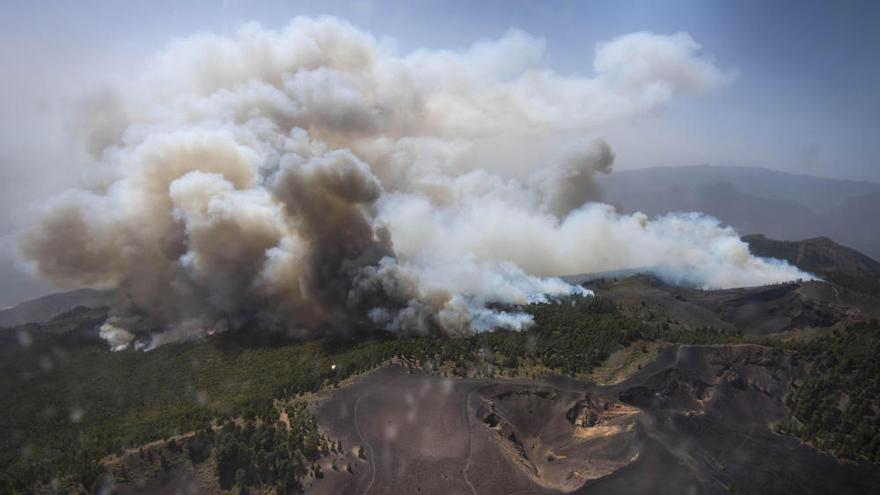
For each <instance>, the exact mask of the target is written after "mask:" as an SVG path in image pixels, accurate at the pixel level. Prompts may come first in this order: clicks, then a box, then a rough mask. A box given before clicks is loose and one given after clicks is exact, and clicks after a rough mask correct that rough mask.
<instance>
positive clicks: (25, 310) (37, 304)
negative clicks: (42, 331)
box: [0, 289, 112, 327]
mask: <svg viewBox="0 0 880 495" xmlns="http://www.w3.org/2000/svg"><path fill="white" fill-rule="evenodd" d="M111 294H112V293H111V292H109V291H99V290H94V289H76V290H72V291H68V292H59V293H56V294H49V295H48V296H43V297H39V298H37V299H33V300H30V301H26V302H23V303H21V304H18V305H16V306H13V307H11V308H8V309H4V310H2V311H0V327H14V326H17V325H23V324H25V323H43V322H46V321H49V320H51V319H52V318H54V317H55V316H56V315H59V314H61V313H64V312H65V311H69V310H71V309H73V308H76V307H77V306H83V307H86V308H96V307H100V306H106V305H108V304H109V302H110V297H111Z"/></svg>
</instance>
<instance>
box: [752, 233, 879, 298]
mask: <svg viewBox="0 0 880 495" xmlns="http://www.w3.org/2000/svg"><path fill="white" fill-rule="evenodd" d="M743 240H744V241H745V242H747V243H748V244H749V249H750V250H751V252H752V253H753V254H756V255H758V256H765V257H770V258H778V259H782V260H785V261H788V262H789V263H791V264H793V265H796V266H797V267H798V268H801V269H802V270H805V271H808V272H811V273H815V274H816V275H818V276H820V277H822V278H824V279H826V280H829V281H831V282H834V283H836V284H838V285H840V286H842V287H846V288H848V289H852V290H856V291H859V292H864V293H867V294H873V295H880V262H878V261H876V260H874V259H872V258H870V257H868V256H865V255H864V254H862V253H860V252H858V251H856V250H855V249H851V248H848V247H846V246H841V245H840V244H837V243H836V242H834V241H832V240H831V239H829V238H827V237H817V238H814V239H805V240H803V241H776V240H773V239H769V238H767V237H765V236H763V235H749V236H745V237H743Z"/></svg>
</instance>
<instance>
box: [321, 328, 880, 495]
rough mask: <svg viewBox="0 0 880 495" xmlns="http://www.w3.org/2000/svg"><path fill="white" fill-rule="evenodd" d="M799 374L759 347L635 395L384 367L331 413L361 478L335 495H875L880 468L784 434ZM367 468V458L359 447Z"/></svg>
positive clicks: (668, 360)
mask: <svg viewBox="0 0 880 495" xmlns="http://www.w3.org/2000/svg"><path fill="white" fill-rule="evenodd" d="M798 372H799V371H798V369H797V367H796V366H792V364H791V363H790V362H788V359H787V357H786V356H785V355H784V354H783V353H781V352H780V351H776V350H773V349H769V348H764V347H759V346H745V345H744V346H732V347H731V346H725V347H714V346H673V347H669V348H666V349H665V350H664V351H662V352H661V355H660V357H659V358H658V360H657V361H656V362H654V363H652V364H650V365H648V366H646V367H645V368H644V369H642V370H641V371H639V372H638V373H637V374H636V375H635V376H633V377H631V378H630V379H628V380H626V381H624V382H623V383H621V384H619V385H615V386H610V387H599V386H594V385H590V384H584V383H580V382H577V381H574V380H570V379H567V378H562V377H551V378H547V379H545V380H540V381H509V380H504V381H497V380H496V381H489V380H450V379H444V378H441V377H437V376H434V375H429V374H424V373H421V372H409V371H408V370H407V369H406V368H403V367H401V366H396V365H393V366H387V367H384V368H381V369H379V370H377V371H375V372H373V373H371V374H369V375H367V376H365V377H363V378H362V379H361V380H359V381H357V382H356V383H354V384H353V385H351V386H348V387H344V388H340V389H338V390H336V391H334V392H333V394H332V396H331V397H329V398H328V399H327V400H325V401H323V402H322V403H321V404H320V405H319V406H318V411H317V412H318V418H319V422H320V424H321V427H322V429H323V430H324V431H325V433H326V434H328V435H329V436H331V437H333V438H338V439H341V440H342V441H343V444H344V445H345V446H346V449H348V450H350V451H351V452H352V455H351V456H350V457H351V459H353V461H352V465H353V473H348V472H346V471H345V470H344V469H340V471H338V472H335V471H330V472H328V474H327V475H326V476H325V477H324V478H323V479H321V480H317V481H316V482H315V483H314V484H313V485H312V486H310V487H309V489H308V491H309V492H310V493H321V494H338V493H354V494H367V493H370V494H382V493H388V494H416V493H425V494H428V493H436V494H444V495H447V494H514V493H519V494H526V493H582V494H592V493H596V494H600V493H601V494H609V493H610V494H615V493H620V494H624V493H625V494H639V493H688V494H692V493H693V494H700V493H719V494H720V493H730V492H731V491H733V492H736V493H870V492H872V490H873V488H874V487H875V486H877V485H878V483H880V468H878V467H877V466H870V465H860V464H854V463H841V462H838V461H837V460H835V459H834V458H832V457H829V456H827V455H824V454H821V453H819V452H817V451H815V450H814V449H812V448H811V447H809V446H804V445H800V444H799V442H798V441H797V440H795V439H793V438H790V437H784V436H781V435H778V434H775V433H773V432H772V430H771V425H772V423H773V422H775V421H777V420H778V419H779V418H780V417H781V415H782V413H783V412H784V410H783V405H782V402H781V398H782V397H783V396H784V393H785V391H786V390H787V387H788V383H789V381H790V379H791V378H792V376H793V375H796V374H797V373H798ZM359 446H362V447H363V449H364V453H365V457H366V459H358V458H357V457H356V452H357V450H358V447H359Z"/></svg>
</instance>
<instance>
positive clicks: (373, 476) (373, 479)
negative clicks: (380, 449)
mask: <svg viewBox="0 0 880 495" xmlns="http://www.w3.org/2000/svg"><path fill="white" fill-rule="evenodd" d="M367 395H369V394H364V395H361V396H360V397H358V400H357V401H355V403H354V430H355V432H356V433H357V436H358V438H359V439H360V441H361V445H366V446H367V449H368V450H369V451H370V452H369V456H370V468H371V469H372V474H371V476H370V483H369V484H368V485H367V488H366V489H365V490H364V493H363V495H367V493H369V492H370V490H371V489H372V488H373V483H375V482H376V456H375V451H374V450H373V446H372V445H371V444H370V442H368V441H367V439H366V438H364V435H363V434H362V433H361V427H360V426H359V425H358V406H360V405H361V399H363V398H364V397H366V396H367ZM474 495H476V492H475V493H474Z"/></svg>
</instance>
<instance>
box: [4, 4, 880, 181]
mask: <svg viewBox="0 0 880 495" xmlns="http://www.w3.org/2000/svg"><path fill="white" fill-rule="evenodd" d="M5 10H6V13H7V14H8V15H4V16H3V20H0V28H2V29H0V31H2V34H0V36H2V38H3V45H4V46H5V47H6V48H5V49H4V50H3V51H2V52H0V53H2V56H3V59H4V61H7V59H11V58H18V59H19V60H21V59H25V60H27V61H28V62H27V64H24V66H23V67H19V71H21V72H27V71H28V70H29V69H31V68H34V69H36V70H37V71H38V72H41V73H45V72H46V71H47V69H46V67H47V66H48V67H54V68H55V72H56V73H57V75H58V76H60V77H61V78H65V77H70V78H71V79H77V78H78V77H79V76H80V74H81V72H82V71H83V68H84V67H82V65H87V66H88V67H89V70H90V71H91V72H92V73H93V74H92V75H91V76H90V77H92V78H93V79H92V80H89V81H84V83H83V84H86V85H93V84H98V83H99V82H100V78H101V77H102V75H103V76H106V77H107V78H112V77H113V74H114V72H119V71H127V70H132V71H136V70H137V69H138V67H139V66H140V65H141V64H143V62H144V60H145V58H146V57H147V56H148V55H149V54H150V53H153V52H155V51H157V50H159V49H161V48H162V47H163V46H164V45H165V43H166V42H167V41H168V40H169V39H170V38H172V37H183V36H187V35H190V34H192V33H194V32H199V31H212V32H218V33H230V32H232V31H234V29H235V28H236V27H237V26H239V25H240V24H242V23H243V22H246V21H248V20H256V21H258V22H260V23H261V24H262V25H264V26H265V27H270V28H280V27H283V26H284V25H285V24H286V23H287V22H288V20H289V19H290V18H291V17H294V16H296V15H320V14H332V15H336V16H339V17H343V18H345V19H347V20H349V21H350V22H352V23H354V24H355V25H357V26H359V27H361V28H363V29H366V30H368V31H370V32H372V33H373V34H374V35H376V36H378V37H392V38H394V39H395V40H396V42H397V46H398V47H399V50H400V51H401V52H408V51H411V50H413V49H416V48H419V47H428V48H452V49H456V48H464V47H467V46H469V45H470V44H471V43H473V42H474V41H476V40H479V39H482V38H497V37H499V36H501V35H502V34H503V33H504V32H505V31H506V30H508V29H510V28H516V29H521V30H524V31H527V32H529V33H531V34H533V35H535V36H539V37H543V38H545V39H546V41H547V52H548V55H549V61H550V64H551V66H552V67H553V68H554V69H555V70H557V71H559V72H562V73H572V74H585V73H586V74H588V73H589V72H590V71H591V62H592V50H593V47H594V46H595V44H596V42H599V41H602V40H608V39H611V38H613V37H614V36H617V35H621V34H624V33H628V32H633V31H642V30H648V31H654V32H657V33H663V34H668V33H674V32H678V31H686V32H688V33H689V34H690V35H691V36H692V37H693V38H694V39H695V40H696V41H697V42H699V43H700V44H702V45H703V50H704V52H706V53H708V54H711V55H712V56H714V58H715V59H716V61H717V63H718V65H719V66H720V67H724V68H735V69H737V70H738V72H739V78H738V79H737V81H736V82H735V84H733V85H731V86H729V87H727V88H725V89H723V90H722V91H719V92H717V93H714V94H712V95H710V96H708V97H705V98H699V99H696V100H684V101H681V102H677V103H676V104H675V105H673V106H672V107H671V108H669V109H667V110H666V111H665V112H664V113H663V115H661V116H659V117H658V118H657V119H654V120H653V121H652V122H649V123H647V124H646V123H643V124H641V125H639V126H638V127H639V128H638V129H637V131H638V132H636V131H635V130H633V129H627V130H626V131H618V132H617V133H618V134H627V133H632V135H631V136H630V137H626V136H624V137H618V136H616V134H614V133H612V135H611V137H610V139H611V140H612V141H614V140H615V137H616V138H617V140H620V141H621V144H619V145H618V146H616V148H617V149H618V150H619V152H620V158H619V163H618V166H619V167H620V168H629V167H647V166H656V165H675V164H693V163H711V164H715V165H754V166H764V167H769V168H776V169H781V170H786V171H792V172H804V173H810V174H815V175H820V176H828V177H836V178H849V179H857V180H859V179H860V180H873V181H880V166H878V165H877V163H878V161H880V160H878V159H880V145H878V144H876V143H877V142H878V141H880V96H878V94H877V88H878V87H880V63H877V62H876V59H877V52H878V48H880V34H878V33H880V29H877V28H878V26H877V24H878V19H880V5H878V4H877V3H876V2H860V1H843V2H812V1H798V2H782V1H770V2H767V1H737V2H720V1H662V2H661V1H583V2H528V1H523V2H492V1H490V2H468V1H451V2H429V1H422V2H382V1H376V0H373V1H370V0H356V1H344V2H333V1H329V2H328V1H316V2H297V1H269V2H253V1H247V2H245V1H239V0H226V1H192V2H173V1H172V2H168V1H154V2H122V1H87V2H77V3H76V4H75V5H74V4H73V3H72V2H20V3H13V4H10V5H9V6H8V7H7V8H6V9H5ZM19 63H20V62H19ZM32 66H36V67H32ZM22 77H26V74H25V75H23V76H22ZM627 140H633V141H635V142H638V143H641V144H642V146H643V147H644V146H646V143H655V144H650V146H649V149H646V150H645V151H642V152H639V151H638V150H632V151H630V150H628V149H627V148H628V144H629V143H627ZM663 143H667V144H665V145H664V144H663ZM673 143H680V144H673ZM612 144H614V143H613V142H612Z"/></svg>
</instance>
